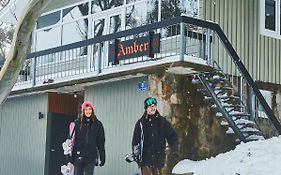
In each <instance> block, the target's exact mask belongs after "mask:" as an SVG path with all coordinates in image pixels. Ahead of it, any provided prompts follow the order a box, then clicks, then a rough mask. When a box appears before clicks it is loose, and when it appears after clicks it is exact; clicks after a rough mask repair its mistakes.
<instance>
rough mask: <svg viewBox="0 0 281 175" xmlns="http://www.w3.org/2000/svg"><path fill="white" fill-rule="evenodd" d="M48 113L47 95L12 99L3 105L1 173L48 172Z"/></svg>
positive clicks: (0, 110)
mask: <svg viewBox="0 0 281 175" xmlns="http://www.w3.org/2000/svg"><path fill="white" fill-rule="evenodd" d="M38 112H42V113H43V114H44V118H43V119H40V120H39V119H38ZM46 115H47V95H46V94H41V95H32V96H23V97H15V98H9V99H8V100H7V101H6V102H5V103H4V104H3V105H1V106H0V148H1V149H0V157H1V160H3V161H2V162H1V168H0V174H1V175H2V174H3V175H4V174H20V175H31V174H38V175H43V174H44V164H45V144H46V126H47V119H46Z"/></svg>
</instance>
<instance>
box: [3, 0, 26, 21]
mask: <svg viewBox="0 0 281 175" xmlns="http://www.w3.org/2000/svg"><path fill="white" fill-rule="evenodd" d="M27 2H28V0H11V1H10V3H9V4H8V5H7V6H5V7H4V8H3V9H2V10H1V11H0V21H1V22H4V23H8V24H16V23H17V22H18V20H19V17H20V15H21V13H22V11H23V9H24V7H25V6H26V3H27Z"/></svg>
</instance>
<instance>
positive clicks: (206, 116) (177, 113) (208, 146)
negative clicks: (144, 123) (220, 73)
mask: <svg viewBox="0 0 281 175" xmlns="http://www.w3.org/2000/svg"><path fill="white" fill-rule="evenodd" d="M191 80H192V76H184V75H175V74H168V73H166V72H160V73H158V74H150V75H149V76H148V83H149V92H150V95H151V96H154V97H156V98H157V99H158V101H159V105H158V108H159V111H160V112H161V114H162V115H163V116H166V118H167V119H168V120H169V121H170V122H171V123H172V124H173V126H174V128H175V129H176V131H177V134H178V137H179V143H180V149H179V150H180V159H186V158H188V159H192V160H201V159H205V158H208V157H211V156H215V155H217V154H219V153H221V152H225V151H229V150H230V149H233V148H234V146H235V142H234V140H235V138H234V136H229V135H226V134H225V131H226V128H224V127H222V126H221V125H220V119H218V118H217V117H216V116H215V112H214V111H211V110H210V106H211V105H212V104H210V103H205V102H204V101H203V95H202V94H201V93H198V92H197V91H196V87H195V86H194V85H193V84H192V83H191ZM168 158H169V154H168ZM168 160H169V159H168ZM174 164H175V162H169V161H167V165H166V167H165V169H164V171H165V174H171V167H173V165H174Z"/></svg>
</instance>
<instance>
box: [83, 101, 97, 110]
mask: <svg viewBox="0 0 281 175" xmlns="http://www.w3.org/2000/svg"><path fill="white" fill-rule="evenodd" d="M88 106H89V107H91V108H92V109H93V110H94V109H95V107H94V105H93V103H92V102H90V101H84V103H83V104H82V105H81V111H84V109H85V108H86V107H88Z"/></svg>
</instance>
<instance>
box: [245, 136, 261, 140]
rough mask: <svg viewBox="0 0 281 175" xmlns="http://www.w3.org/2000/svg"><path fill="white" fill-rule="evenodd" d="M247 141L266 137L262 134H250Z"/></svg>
mask: <svg viewBox="0 0 281 175" xmlns="http://www.w3.org/2000/svg"><path fill="white" fill-rule="evenodd" d="M246 140H247V141H256V140H264V137H263V136H261V135H250V136H248V137H247V138H246Z"/></svg>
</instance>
